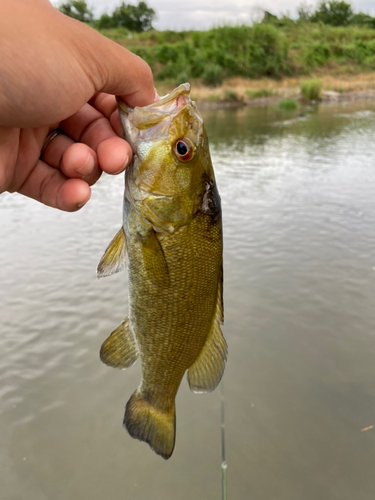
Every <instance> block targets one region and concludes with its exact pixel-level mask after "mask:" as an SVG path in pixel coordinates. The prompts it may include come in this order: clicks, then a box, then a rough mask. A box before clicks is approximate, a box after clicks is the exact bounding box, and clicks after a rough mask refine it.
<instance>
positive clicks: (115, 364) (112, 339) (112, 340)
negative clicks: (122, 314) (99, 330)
mask: <svg viewBox="0 0 375 500" xmlns="http://www.w3.org/2000/svg"><path fill="white" fill-rule="evenodd" d="M138 356H139V353H138V349H137V345H136V343H135V340H134V337H133V333H132V332H131V330H130V325H129V318H125V319H124V321H123V322H122V323H121V325H120V326H118V327H117V328H116V330H114V331H113V332H112V333H111V335H110V336H109V337H108V338H107V340H105V341H104V342H103V345H102V347H101V349H100V359H101V360H102V361H103V363H105V364H106V365H108V366H112V368H120V369H122V370H123V369H125V368H129V367H130V366H132V365H133V364H134V363H135V362H136V361H137V358H138Z"/></svg>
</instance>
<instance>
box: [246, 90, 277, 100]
mask: <svg viewBox="0 0 375 500" xmlns="http://www.w3.org/2000/svg"><path fill="white" fill-rule="evenodd" d="M245 95H246V96H247V97H250V99H257V98H259V97H271V96H272V95H274V92H273V90H268V89H259V90H245Z"/></svg>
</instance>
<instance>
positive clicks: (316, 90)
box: [301, 78, 322, 101]
mask: <svg viewBox="0 0 375 500" xmlns="http://www.w3.org/2000/svg"><path fill="white" fill-rule="evenodd" d="M301 94H302V97H303V98H304V99H306V100H309V101H318V100H319V99H321V97H322V82H321V81H320V80H319V79H318V78H314V79H312V80H305V81H303V82H301Z"/></svg>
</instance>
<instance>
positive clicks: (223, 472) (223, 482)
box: [220, 381, 228, 500]
mask: <svg viewBox="0 0 375 500" xmlns="http://www.w3.org/2000/svg"><path fill="white" fill-rule="evenodd" d="M220 410H221V411H220V412H221V464H220V467H221V498H222V500H227V468H228V464H227V461H226V457H225V397H224V383H223V381H221V383H220Z"/></svg>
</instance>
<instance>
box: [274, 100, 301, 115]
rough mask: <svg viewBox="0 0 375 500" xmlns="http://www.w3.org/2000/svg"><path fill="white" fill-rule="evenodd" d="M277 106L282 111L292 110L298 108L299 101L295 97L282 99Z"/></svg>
mask: <svg viewBox="0 0 375 500" xmlns="http://www.w3.org/2000/svg"><path fill="white" fill-rule="evenodd" d="M277 106H278V108H279V109H281V110H282V111H288V112H291V111H296V110H297V109H298V102H297V101H296V100H295V99H282V100H281V101H280V102H279V103H278V105H277Z"/></svg>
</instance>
